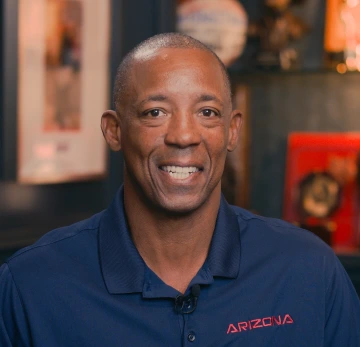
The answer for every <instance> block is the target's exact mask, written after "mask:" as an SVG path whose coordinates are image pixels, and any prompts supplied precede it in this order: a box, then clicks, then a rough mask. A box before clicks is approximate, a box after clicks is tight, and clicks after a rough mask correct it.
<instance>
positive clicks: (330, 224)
mask: <svg viewBox="0 0 360 347" xmlns="http://www.w3.org/2000/svg"><path fill="white" fill-rule="evenodd" d="M359 167H360V133H291V134H290V135H289V138H288V153H287V165H286V179H285V196H284V216H283V217H284V219H285V220H287V221H290V222H292V223H296V224H299V225H300V226H301V227H303V228H305V229H308V230H311V231H313V232H314V233H316V234H318V236H320V237H321V238H323V239H324V241H326V242H328V243H329V244H330V245H331V246H332V247H333V248H334V249H335V250H336V251H338V252H342V251H354V250H356V249H358V247H359V245H360V244H359V241H360V239H359V234H360V216H359V211H360V209H359V208H360V173H359Z"/></svg>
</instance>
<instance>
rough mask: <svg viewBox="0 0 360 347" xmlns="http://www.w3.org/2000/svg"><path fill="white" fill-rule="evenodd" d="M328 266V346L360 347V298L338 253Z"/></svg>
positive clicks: (326, 344) (326, 335)
mask: <svg viewBox="0 0 360 347" xmlns="http://www.w3.org/2000/svg"><path fill="white" fill-rule="evenodd" d="M327 267H328V269H327V272H328V273H329V274H330V275H329V276H328V281H327V283H328V284H327V290H326V308H325V314H326V316H325V317H326V322H325V336H324V338H325V346H329V347H330V346H331V347H335V346H348V347H360V301H359V297H358V295H357V293H356V291H355V289H354V286H353V284H352V283H351V281H350V278H349V276H348V274H347V273H346V271H345V269H344V268H343V266H342V264H341V263H340V261H339V260H338V258H337V257H336V255H335V254H334V255H333V259H332V261H330V262H328V264H327Z"/></svg>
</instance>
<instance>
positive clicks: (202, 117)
mask: <svg viewBox="0 0 360 347" xmlns="http://www.w3.org/2000/svg"><path fill="white" fill-rule="evenodd" d="M114 99H115V111H106V112H105V113H104V114H103V117H102V122H101V127H102V131H103V133H104V136H105V139H106V141H107V142H108V144H109V146H110V147H111V149H112V150H115V151H119V150H122V151H123V154H124V160H125V176H124V185H123V187H121V188H120V190H119V192H118V193H117V194H116V196H115V198H114V201H113V202H112V204H111V205H110V207H109V208H108V209H107V210H105V211H104V212H101V213H99V214H97V215H95V216H93V217H92V218H90V219H89V220H86V221H82V222H80V223H77V224H75V225H72V226H70V227H65V228H61V229H58V230H54V231H52V232H51V233H49V234H47V235H45V236H44V237H43V238H42V239H40V240H39V241H38V242H37V243H35V244H34V245H33V246H30V247H28V248H25V249H24V250H22V251H20V252H18V253H17V254H15V255H14V256H13V257H11V258H10V259H9V260H8V261H7V263H6V264H5V265H4V266H3V267H2V268H1V274H0V305H1V309H0V312H1V313H0V314H1V318H2V319H1V320H0V345H1V346H12V345H15V346H30V345H31V346H144V345H148V346H186V345H198V346H360V305H359V300H358V298H357V296H356V293H355V291H354V289H353V287H352V285H351V283H350V281H349V278H348V277H347V275H346V273H345V271H344V269H343V268H342V266H341V265H340V263H339V261H338V260H337V258H336V256H335V255H334V253H333V252H332V250H331V249H330V248H329V247H327V246H326V245H325V244H323V243H322V241H320V240H319V239H318V238H316V237H315V236H313V235H312V234H311V233H309V232H307V231H304V230H300V229H297V228H295V227H294V226H292V225H289V224H287V223H285V222H282V221H279V220H274V219H268V218H262V217H259V216H255V215H253V214H251V213H249V212H247V211H245V210H242V209H240V208H237V207H233V206H229V205H228V204H227V203H226V201H224V199H223V198H222V197H221V189H220V188H221V182H220V178H221V175H222V171H223V167H224V162H225V157H226V153H227V151H231V150H233V149H234V148H235V146H236V142H237V138H238V133H239V128H240V125H241V114H240V112H239V111H237V110H232V109H231V98H230V83H229V80H228V76H227V74H226V70H225V68H224V66H223V65H222V64H221V62H220V61H219V59H218V58H217V57H216V56H215V55H214V53H212V52H211V51H210V50H209V49H208V48H206V47H205V46H203V45H202V44H201V43H200V42H198V41H196V40H194V39H192V38H190V37H187V36H183V35H180V34H163V35H159V36H155V37H153V38H150V39H149V40H147V41H145V42H143V43H141V44H140V45H139V46H138V47H136V48H135V49H134V50H133V51H132V52H130V54H129V55H128V56H127V57H126V58H125V60H124V61H123V62H122V63H121V65H120V67H119V70H118V75H117V82H116V85H115V93H114Z"/></svg>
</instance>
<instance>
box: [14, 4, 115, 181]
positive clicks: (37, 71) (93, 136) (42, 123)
mask: <svg viewBox="0 0 360 347" xmlns="http://www.w3.org/2000/svg"><path fill="white" fill-rule="evenodd" d="M18 15H19V29H18V30H19V31H18V72H19V73H18V132H17V138H18V141H17V151H18V163H17V164H18V165H17V179H18V181H19V182H21V183H58V182H66V181H76V180H84V179H95V178H100V177H103V176H104V175H105V173H106V144H105V141H104V140H103V137H102V134H101V131H100V126H99V124H100V117H101V114H102V112H103V111H104V110H105V109H106V107H107V105H108V96H109V40H110V37H109V36H110V35H109V34H110V26H109V23H110V0H102V1H84V0H19V13H18Z"/></svg>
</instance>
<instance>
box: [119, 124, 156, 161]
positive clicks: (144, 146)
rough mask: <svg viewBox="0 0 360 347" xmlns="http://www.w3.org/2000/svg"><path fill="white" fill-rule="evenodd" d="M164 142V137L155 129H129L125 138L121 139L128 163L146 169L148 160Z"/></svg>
mask: <svg viewBox="0 0 360 347" xmlns="http://www.w3.org/2000/svg"><path fill="white" fill-rule="evenodd" d="M162 141H163V136H161V134H160V133H159V131H157V130H156V129H155V128H146V129H142V128H141V127H128V128H127V129H126V132H125V134H124V136H122V137H121V145H122V150H123V155H124V159H125V161H126V163H127V164H128V165H132V166H141V167H146V166H147V165H148V164H147V159H148V158H149V157H150V155H151V153H152V152H153V151H154V150H155V149H156V148H157V147H159V145H161V143H162Z"/></svg>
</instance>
